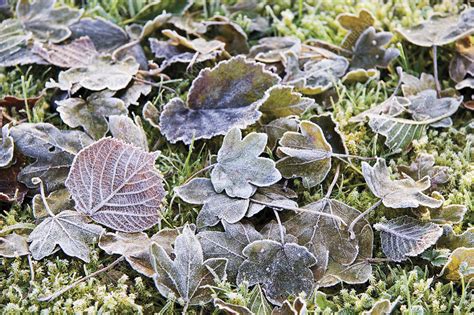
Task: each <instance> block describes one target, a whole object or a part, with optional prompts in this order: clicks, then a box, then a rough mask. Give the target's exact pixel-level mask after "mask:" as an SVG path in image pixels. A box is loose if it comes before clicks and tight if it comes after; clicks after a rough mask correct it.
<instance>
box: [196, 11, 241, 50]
mask: <svg viewBox="0 0 474 315" xmlns="http://www.w3.org/2000/svg"><path fill="white" fill-rule="evenodd" d="M204 26H205V27H206V28H207V29H206V32H205V33H204V36H206V37H207V38H213V39H216V40H219V41H221V42H224V43H225V50H226V51H227V52H229V53H230V54H231V55H239V54H247V53H248V52H249V45H248V43H247V34H246V33H245V32H244V30H243V29H242V27H240V25H239V24H237V23H235V22H233V21H232V20H230V19H228V18H227V17H225V16H219V15H217V16H213V17H212V19H211V20H209V21H205V22H204Z"/></svg>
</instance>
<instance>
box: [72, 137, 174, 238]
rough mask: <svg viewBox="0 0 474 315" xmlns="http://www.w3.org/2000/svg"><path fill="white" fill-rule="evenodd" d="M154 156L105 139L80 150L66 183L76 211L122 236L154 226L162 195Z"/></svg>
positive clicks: (160, 180)
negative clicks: (125, 233)
mask: <svg viewBox="0 0 474 315" xmlns="http://www.w3.org/2000/svg"><path fill="white" fill-rule="evenodd" d="M157 156H158V153H156V152H155V153H148V152H146V151H144V150H142V149H140V148H137V147H135V146H133V145H130V144H126V143H124V142H122V141H119V140H115V139H110V138H105V139H102V140H99V141H97V142H95V143H93V144H91V145H90V146H88V147H87V148H85V149H84V150H81V152H79V154H78V155H77V156H76V157H75V158H74V162H73V164H72V167H71V171H70V173H69V176H68V178H67V180H66V187H67V189H68V190H69V192H70V193H71V196H72V198H73V199H74V201H75V203H76V206H75V207H76V210H78V211H79V212H81V213H83V214H86V215H88V216H89V217H91V218H92V219H93V220H94V221H95V222H98V223H100V224H103V225H105V226H107V227H110V228H112V229H115V230H118V231H122V232H140V231H143V230H146V229H148V228H150V227H152V226H154V225H155V224H157V223H158V222H159V220H160V215H159V211H160V209H159V208H160V206H161V202H162V199H163V198H164V196H165V194H166V192H165V191H164V189H163V184H162V180H163V179H162V177H161V174H160V173H159V172H158V171H157V170H156V169H155V166H154V164H155V160H156V158H157Z"/></svg>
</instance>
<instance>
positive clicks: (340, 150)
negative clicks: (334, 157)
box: [309, 112, 348, 154]
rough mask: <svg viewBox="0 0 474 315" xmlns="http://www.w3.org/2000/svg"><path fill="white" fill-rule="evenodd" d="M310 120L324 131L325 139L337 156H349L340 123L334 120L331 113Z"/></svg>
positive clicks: (312, 117)
mask: <svg viewBox="0 0 474 315" xmlns="http://www.w3.org/2000/svg"><path fill="white" fill-rule="evenodd" d="M309 120H310V121H311V122H313V123H315V124H316V125H318V126H319V127H320V128H321V130H322V131H323V134H324V138H325V139H326V141H327V142H328V143H329V145H330V146H331V148H332V151H333V152H334V153H337V154H347V153H348V151H347V147H346V143H345V140H344V135H343V133H342V132H341V130H340V129H339V123H338V122H337V121H335V120H334V118H333V116H332V114H331V113H330V112H327V113H323V114H321V115H316V116H311V117H310V118H309Z"/></svg>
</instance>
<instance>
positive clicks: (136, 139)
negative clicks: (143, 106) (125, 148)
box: [109, 115, 148, 151]
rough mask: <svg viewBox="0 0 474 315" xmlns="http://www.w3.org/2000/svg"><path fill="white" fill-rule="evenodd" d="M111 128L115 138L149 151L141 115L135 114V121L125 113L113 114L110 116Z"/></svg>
mask: <svg viewBox="0 0 474 315" xmlns="http://www.w3.org/2000/svg"><path fill="white" fill-rule="evenodd" d="M109 129H110V133H111V134H112V136H113V137H114V138H116V139H120V140H122V141H125V142H127V143H130V144H133V145H135V146H136V147H139V148H142V149H143V150H145V151H148V141H147V138H146V134H145V130H143V126H142V121H141V119H140V117H139V116H135V122H134V121H133V120H132V119H131V118H130V117H127V116H124V115H112V116H110V117H109Z"/></svg>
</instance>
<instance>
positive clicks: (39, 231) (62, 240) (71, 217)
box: [28, 210, 104, 263]
mask: <svg viewBox="0 0 474 315" xmlns="http://www.w3.org/2000/svg"><path fill="white" fill-rule="evenodd" d="M103 232H104V229H103V228H102V227H100V226H98V225H95V224H89V223H88V219H87V217H86V216H84V215H82V214H80V213H79V212H76V211H71V210H64V211H61V212H59V213H58V214H55V215H54V216H50V217H48V218H45V219H44V220H43V221H41V223H40V224H38V226H36V228H35V229H34V230H33V232H31V234H30V236H29V238H28V241H29V242H31V244H30V251H31V254H32V255H33V258H34V259H36V260H41V259H43V258H44V257H46V256H49V255H51V254H52V253H54V251H55V249H56V246H59V247H61V249H62V250H63V252H64V253H65V254H66V255H68V256H72V257H77V258H79V259H81V260H83V261H85V262H87V263H88V262H89V261H90V258H89V253H90V250H89V246H88V245H89V244H91V243H93V242H94V241H95V240H97V239H98V238H99V236H100V235H101V234H102V233H103Z"/></svg>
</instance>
